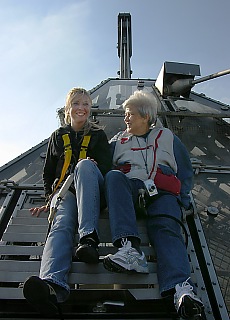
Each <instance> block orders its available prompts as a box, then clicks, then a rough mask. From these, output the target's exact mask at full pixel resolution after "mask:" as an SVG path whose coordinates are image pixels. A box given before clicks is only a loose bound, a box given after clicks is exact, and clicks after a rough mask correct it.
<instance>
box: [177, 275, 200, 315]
mask: <svg viewBox="0 0 230 320" xmlns="http://www.w3.org/2000/svg"><path fill="white" fill-rule="evenodd" d="M175 289H176V293H175V294H174V305H175V308H176V311H177V313H178V315H179V316H180V317H181V318H182V319H191V318H192V319H194V318H195V317H198V316H201V314H202V312H203V309H204V305H203V303H202V302H201V300H200V299H199V298H198V297H197V296H196V295H195V294H194V292H193V287H192V286H191V284H190V283H189V282H188V280H186V281H184V282H183V283H182V284H177V285H176V287H175Z"/></svg>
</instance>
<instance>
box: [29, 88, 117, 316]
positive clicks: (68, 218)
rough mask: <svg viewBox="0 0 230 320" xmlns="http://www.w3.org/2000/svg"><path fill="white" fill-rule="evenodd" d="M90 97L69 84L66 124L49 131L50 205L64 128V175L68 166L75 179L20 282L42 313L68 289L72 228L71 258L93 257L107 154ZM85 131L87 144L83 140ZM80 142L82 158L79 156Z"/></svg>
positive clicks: (47, 189) (95, 256)
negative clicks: (33, 266)
mask: <svg viewBox="0 0 230 320" xmlns="http://www.w3.org/2000/svg"><path fill="white" fill-rule="evenodd" d="M91 106H92V100H91V98H90V94H89V93H88V92H87V91H86V90H85V89H83V88H73V89H72V90H71V91H70V92H69V93H68V95H67V98H66V105H65V122H66V125H65V126H63V127H60V128H59V129H57V130H56V131H54V132H53V133H52V135H51V137H50V140H49V144H48V149H47V155H46V160H45V165H44V171H43V180H44V191H45V196H46V199H47V202H48V203H49V202H51V207H52V206H53V204H54V203H55V201H56V197H57V192H56V193H55V194H54V195H53V193H54V192H53V190H54V188H55V185H56V183H57V181H58V180H59V178H60V175H61V172H62V168H63V164H64V160H65V159H64V158H65V156H64V154H65V152H64V149H65V146H64V141H63V135H64V134H67V135H68V137H69V139H70V145H71V149H72V156H71V163H70V165H69V167H68V170H67V172H66V176H67V175H68V174H69V173H71V172H73V173H74V182H73V185H72V186H71V187H70V189H69V190H68V191H67V193H66V194H65V196H64V198H63V200H62V201H61V202H60V204H59V206H58V208H57V212H56V214H55V217H54V220H53V223H52V226H51V229H50V232H49V234H48V237H47V240H46V243H45V247H44V251H43V255H42V261H41V267H40V274H39V277H37V276H32V277H30V278H28V279H27V280H26V281H25V283H24V288H23V292H24V296H25V298H26V299H27V300H28V301H29V302H30V303H31V304H32V305H33V306H34V307H35V308H36V309H37V310H38V311H39V312H40V313H42V314H44V315H49V316H52V315H54V314H55V313H56V312H57V311H58V305H59V303H61V302H64V301H65V300H66V299H67V298H68V296H69V292H70V288H69V285H68V283H67V279H68V273H69V270H70V266H71V262H72V253H73V246H74V235H75V231H76V228H78V233H79V237H80V241H79V245H78V247H77V250H76V254H75V256H76V258H77V259H79V260H81V261H84V262H86V263H97V262H98V261H99V255H98V244H99V236H98V218H99V214H100V208H101V200H102V199H103V191H104V190H103V185H104V178H103V176H104V175H105V174H106V173H107V172H108V171H109V170H110V167H111V155H110V149H109V144H108V140H107V137H106V134H105V132H104V131H103V130H102V129H101V128H100V127H98V126H97V125H95V124H94V123H92V122H91V121H90V120H89V116H90V109H91ZM85 136H88V137H89V140H88V143H87V144H88V146H82V143H83V138H84V137H85ZM82 147H84V150H85V151H86V157H85V159H81V158H80V155H81V153H80V151H81V149H82ZM41 211H48V208H47V206H42V207H40V208H32V209H31V212H32V214H33V215H39V214H40V212H41Z"/></svg>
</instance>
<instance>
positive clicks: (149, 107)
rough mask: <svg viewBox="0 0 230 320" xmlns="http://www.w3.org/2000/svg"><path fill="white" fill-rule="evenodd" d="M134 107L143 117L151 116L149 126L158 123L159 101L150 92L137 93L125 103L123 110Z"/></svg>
mask: <svg viewBox="0 0 230 320" xmlns="http://www.w3.org/2000/svg"><path fill="white" fill-rule="evenodd" d="M130 105H132V106H134V107H136V108H137V110H138V112H139V114H140V116H141V117H143V118H144V117H146V116H147V115H148V116H149V125H150V126H151V125H152V124H155V123H156V119H157V100H156V98H155V97H154V96H153V95H152V94H151V93H148V92H143V91H139V90H138V91H135V92H134V93H133V94H132V95H131V96H130V97H129V98H128V99H127V100H125V102H124V103H123V105H122V106H123V109H124V110H125V109H126V108H127V107H128V106H130Z"/></svg>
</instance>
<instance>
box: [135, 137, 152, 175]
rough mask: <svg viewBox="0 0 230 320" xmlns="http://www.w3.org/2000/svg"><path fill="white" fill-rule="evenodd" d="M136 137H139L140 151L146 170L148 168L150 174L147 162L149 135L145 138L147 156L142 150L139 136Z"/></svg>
mask: <svg viewBox="0 0 230 320" xmlns="http://www.w3.org/2000/svg"><path fill="white" fill-rule="evenodd" d="M136 139H137V143H138V145H139V148H140V151H141V155H142V158H143V160H144V164H145V170H146V172H147V175H148V174H149V170H148V163H147V150H148V136H147V137H145V138H144V139H145V143H146V148H145V156H144V153H143V151H142V148H141V145H140V141H139V138H138V137H137V136H136Z"/></svg>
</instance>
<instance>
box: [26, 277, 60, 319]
mask: <svg viewBox="0 0 230 320" xmlns="http://www.w3.org/2000/svg"><path fill="white" fill-rule="evenodd" d="M23 294H24V297H25V298H26V300H27V301H28V302H29V303H30V304H32V305H33V306H34V308H35V309H36V310H37V311H38V312H39V313H41V314H43V315H47V316H53V315H56V314H57V313H58V304H57V302H52V301H50V290H49V287H48V286H47V285H46V284H45V283H44V281H43V280H41V279H40V278H38V277H35V276H34V277H31V278H29V279H28V280H27V281H26V282H25V284H24V286H23ZM54 299H55V298H54Z"/></svg>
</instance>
